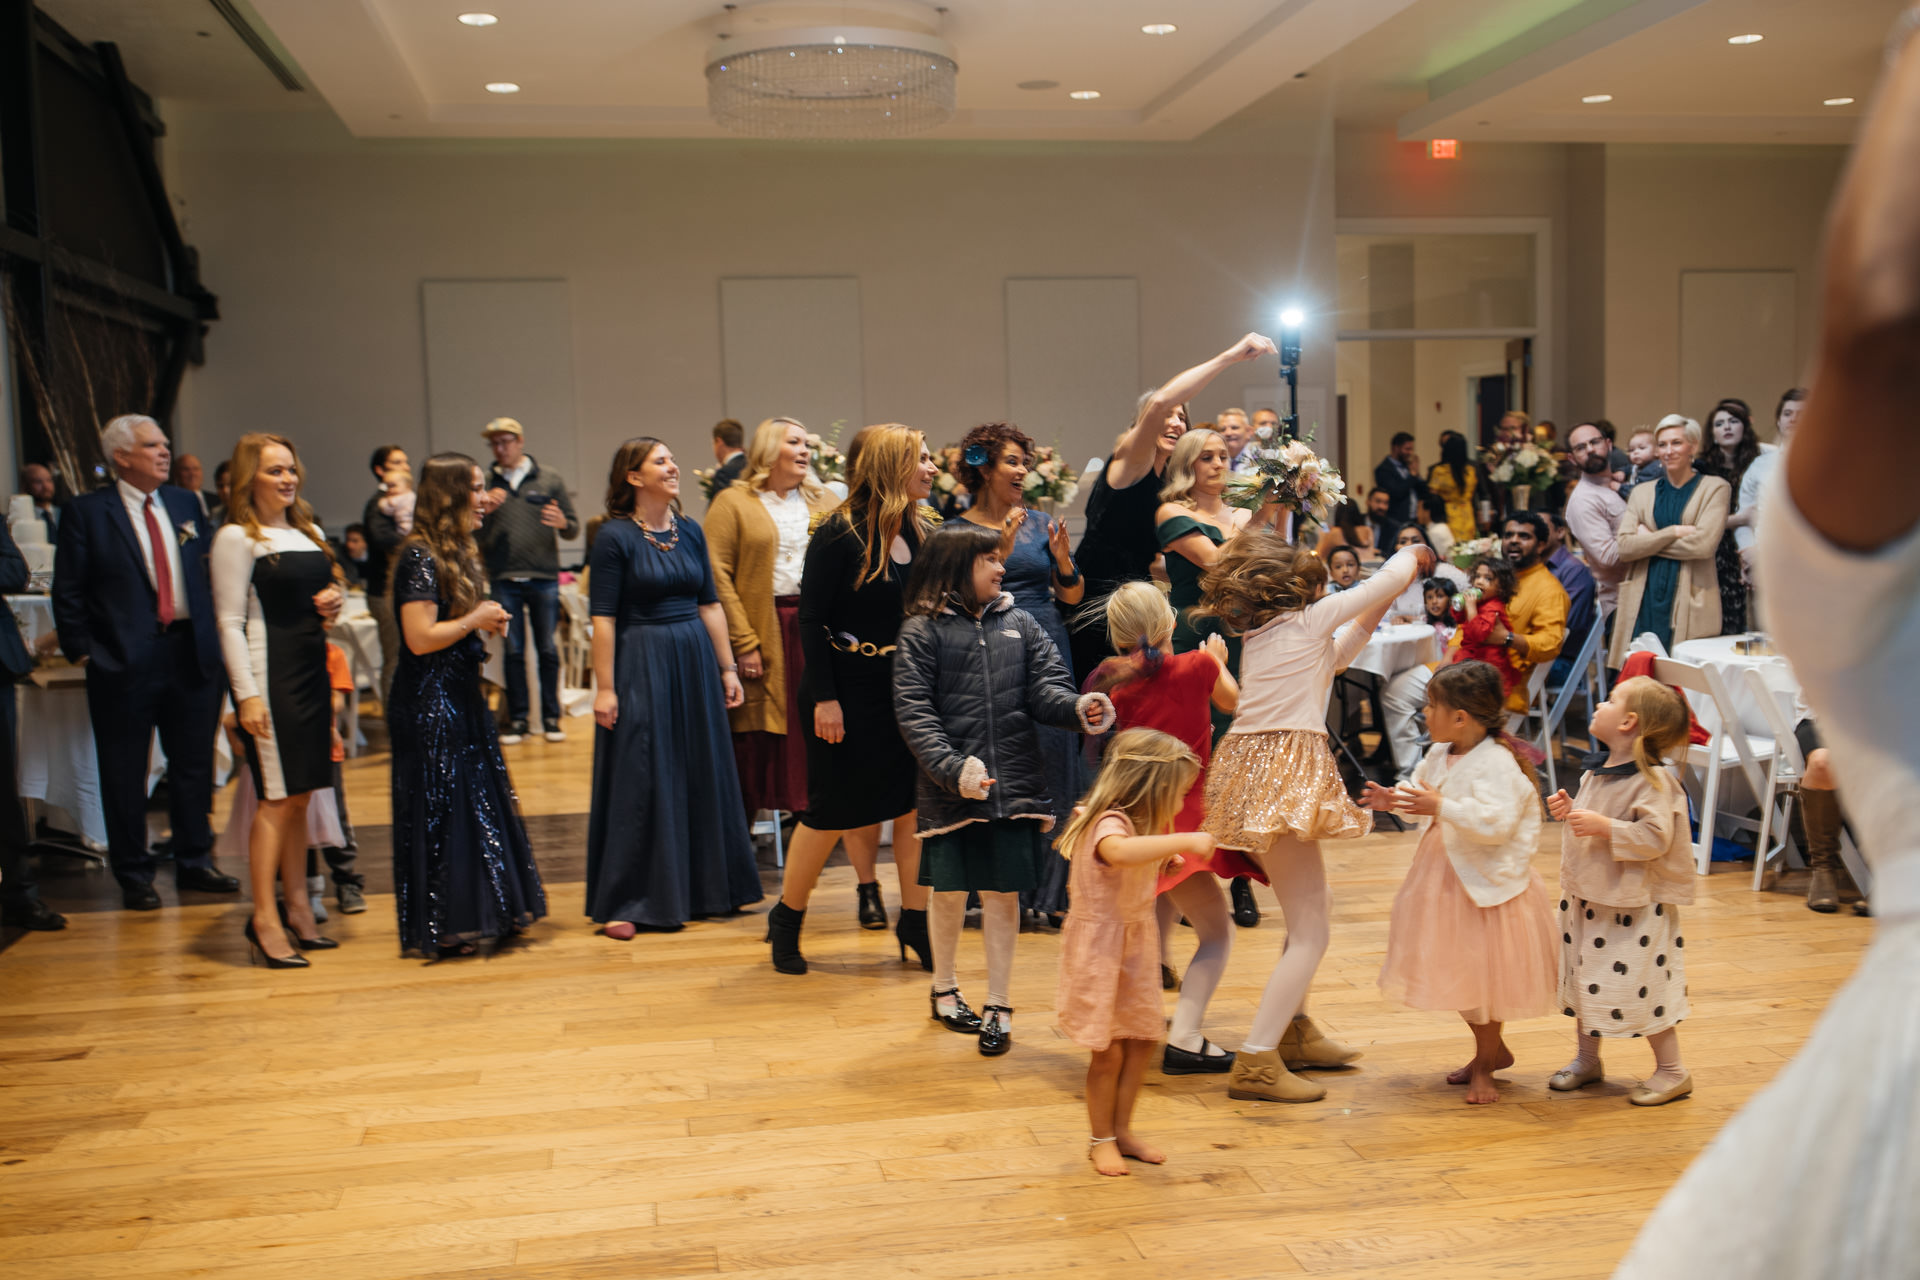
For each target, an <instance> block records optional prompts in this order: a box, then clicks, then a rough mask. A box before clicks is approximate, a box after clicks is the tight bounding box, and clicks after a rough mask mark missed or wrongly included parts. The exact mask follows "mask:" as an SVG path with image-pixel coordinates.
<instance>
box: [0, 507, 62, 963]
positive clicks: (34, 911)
mask: <svg viewBox="0 0 1920 1280" xmlns="http://www.w3.org/2000/svg"><path fill="white" fill-rule="evenodd" d="M26 585H27V562H26V560H25V559H23V558H22V557H21V555H20V549H19V548H18V547H16V546H14V545H13V535H12V534H10V533H8V532H7V525H6V522H5V521H4V520H0V592H4V593H7V594H11V593H13V592H15V591H23V590H25V589H26ZM32 670H33V656H32V655H31V654H29V653H28V652H27V646H26V645H25V644H23V643H22V642H21V640H20V624H19V623H18V622H16V621H15V620H14V617H13V610H11V609H8V608H6V607H5V606H4V605H0V924H5V925H10V926H12V927H13V928H15V929H64V928H66V927H67V918H66V917H65V916H63V915H61V914H60V913H59V912H57V911H55V910H53V908H51V907H49V906H48V905H47V904H46V903H44V902H42V901H40V892H39V887H38V885H37V884H36V883H35V882H34V876H33V862H32V860H31V859H30V858H29V857H28V856H27V815H26V811H25V810H23V809H22V808H21V806H20V782H19V773H18V771H17V769H16V763H17V762H16V761H15V759H14V754H15V752H14V744H15V743H16V741H17V740H18V739H17V733H18V729H17V726H16V721H15V715H14V702H13V682H14V681H16V680H19V679H21V678H22V677H23V676H25V675H26V674H27V673H28V672H29V671H32Z"/></svg>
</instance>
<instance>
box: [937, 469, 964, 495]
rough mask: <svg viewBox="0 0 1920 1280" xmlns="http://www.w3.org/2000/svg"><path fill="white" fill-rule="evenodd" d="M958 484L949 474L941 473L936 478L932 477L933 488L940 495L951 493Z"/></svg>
mask: <svg viewBox="0 0 1920 1280" xmlns="http://www.w3.org/2000/svg"><path fill="white" fill-rule="evenodd" d="M959 483H960V482H959V481H957V480H955V479H954V478H953V476H952V475H951V474H950V473H949V472H945V471H942V472H941V473H940V474H939V475H938V476H936V477H934V481H933V487H934V488H936V489H938V490H939V491H940V492H942V493H952V492H953V491H954V488H955V487H956V486H957V485H958V484H959Z"/></svg>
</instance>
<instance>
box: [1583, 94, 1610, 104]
mask: <svg viewBox="0 0 1920 1280" xmlns="http://www.w3.org/2000/svg"><path fill="white" fill-rule="evenodd" d="M1580 101H1582V102H1586V103H1597V102H1612V101H1613V95H1612V94H1610V93H1590V94H1588V95H1587V96H1586V97H1584V98H1582V99H1580Z"/></svg>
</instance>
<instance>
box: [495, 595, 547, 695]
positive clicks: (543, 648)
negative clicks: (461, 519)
mask: <svg viewBox="0 0 1920 1280" xmlns="http://www.w3.org/2000/svg"><path fill="white" fill-rule="evenodd" d="M493 598H494V599H495V600H498V601H499V602H500V604H501V605H502V607H504V608H505V609H506V611H507V662H506V667H507V720H508V722H509V723H511V724H521V723H524V722H525V721H526V719H527V615H528V614H529V613H531V614H532V615H533V647H534V649H535V651H536V652H538V653H539V655H540V718H541V719H542V720H544V721H545V722H546V724H547V725H548V726H549V727H551V726H555V725H558V724H559V723H560V650H559V649H558V648H557V647H556V646H555V645H554V643H553V633H554V628H556V627H558V626H559V625H560V584H559V583H558V582H556V581H554V580H553V579H551V578H546V579H532V580H527V581H513V580H507V581H502V582H496V583H494V584H493Z"/></svg>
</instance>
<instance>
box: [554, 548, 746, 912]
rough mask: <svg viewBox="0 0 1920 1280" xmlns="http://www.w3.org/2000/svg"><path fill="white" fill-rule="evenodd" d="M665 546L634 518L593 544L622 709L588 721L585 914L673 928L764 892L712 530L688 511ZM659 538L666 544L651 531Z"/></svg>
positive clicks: (597, 594) (598, 615)
mask: <svg viewBox="0 0 1920 1280" xmlns="http://www.w3.org/2000/svg"><path fill="white" fill-rule="evenodd" d="M678 527H679V532H680V540H679V543H678V544H677V545H675V546H673V548H672V549H671V550H667V551H663V550H661V549H660V548H659V547H657V546H654V545H653V544H651V543H649V542H648V541H647V539H646V537H645V536H644V535H643V534H642V533H641V532H640V526H639V525H637V524H635V523H634V522H633V521H631V520H609V521H607V523H606V524H605V525H604V526H602V528H601V530H600V533H599V536H598V537H596V538H595V539H594V543H593V573H592V594H593V601H592V609H593V616H594V620H595V621H594V625H595V626H602V625H605V623H604V622H603V621H602V620H603V619H610V620H612V623H613V626H614V640H613V686H614V689H615V690H616V691H618V693H619V695H620V714H619V716H618V718H617V719H616V720H615V722H614V727H613V728H611V729H598V728H596V729H595V730H594V736H593V810H592V813H591V815H590V816H589V818H588V821H587V914H588V915H589V916H591V917H592V918H593V919H594V920H596V921H598V922H600V923H602V924H605V923H606V922H607V921H610V920H625V921H628V922H630V923H633V924H636V925H640V926H642V927H644V928H649V929H677V928H679V927H680V926H681V925H683V924H685V923H686V922H687V921H688V920H692V919H697V918H700V917H703V916H720V915H728V914H731V913H732V912H734V911H737V910H739V909H740V908H741V907H744V906H746V905H748V904H749V903H754V902H758V901H760V900H761V899H762V898H763V897H765V896H766V895H765V893H764V891H763V890H762V889H761V888H760V871H759V868H758V867H757V866H755V865H754V860H753V838H752V836H751V835H749V834H748V831H747V811H746V805H745V803H744V802H743V801H742V800H741V798H740V777H739V774H738V773H736V772H735V768H734V762H733V729H732V726H731V725H730V724H729V723H728V722H727V699H726V690H725V688H724V687H723V686H722V684H721V682H720V665H719V663H718V661H716V660H715V658H714V652H713V639H712V637H711V636H710V635H709V634H708V632H707V627H706V623H704V622H702V621H701V620H700V606H701V605H707V604H717V603H718V601H719V597H718V596H717V595H715V594H714V588H713V565H712V564H711V563H710V562H709V561H708V559H707V539H706V535H704V534H703V533H701V532H700V526H699V525H696V524H695V523H694V522H693V521H691V520H688V519H686V518H684V517H682V518H681V519H680V520H679V522H678ZM656 536H658V537H660V540H661V541H662V542H663V543H664V542H667V541H668V540H669V539H668V538H667V537H666V536H664V535H656Z"/></svg>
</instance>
